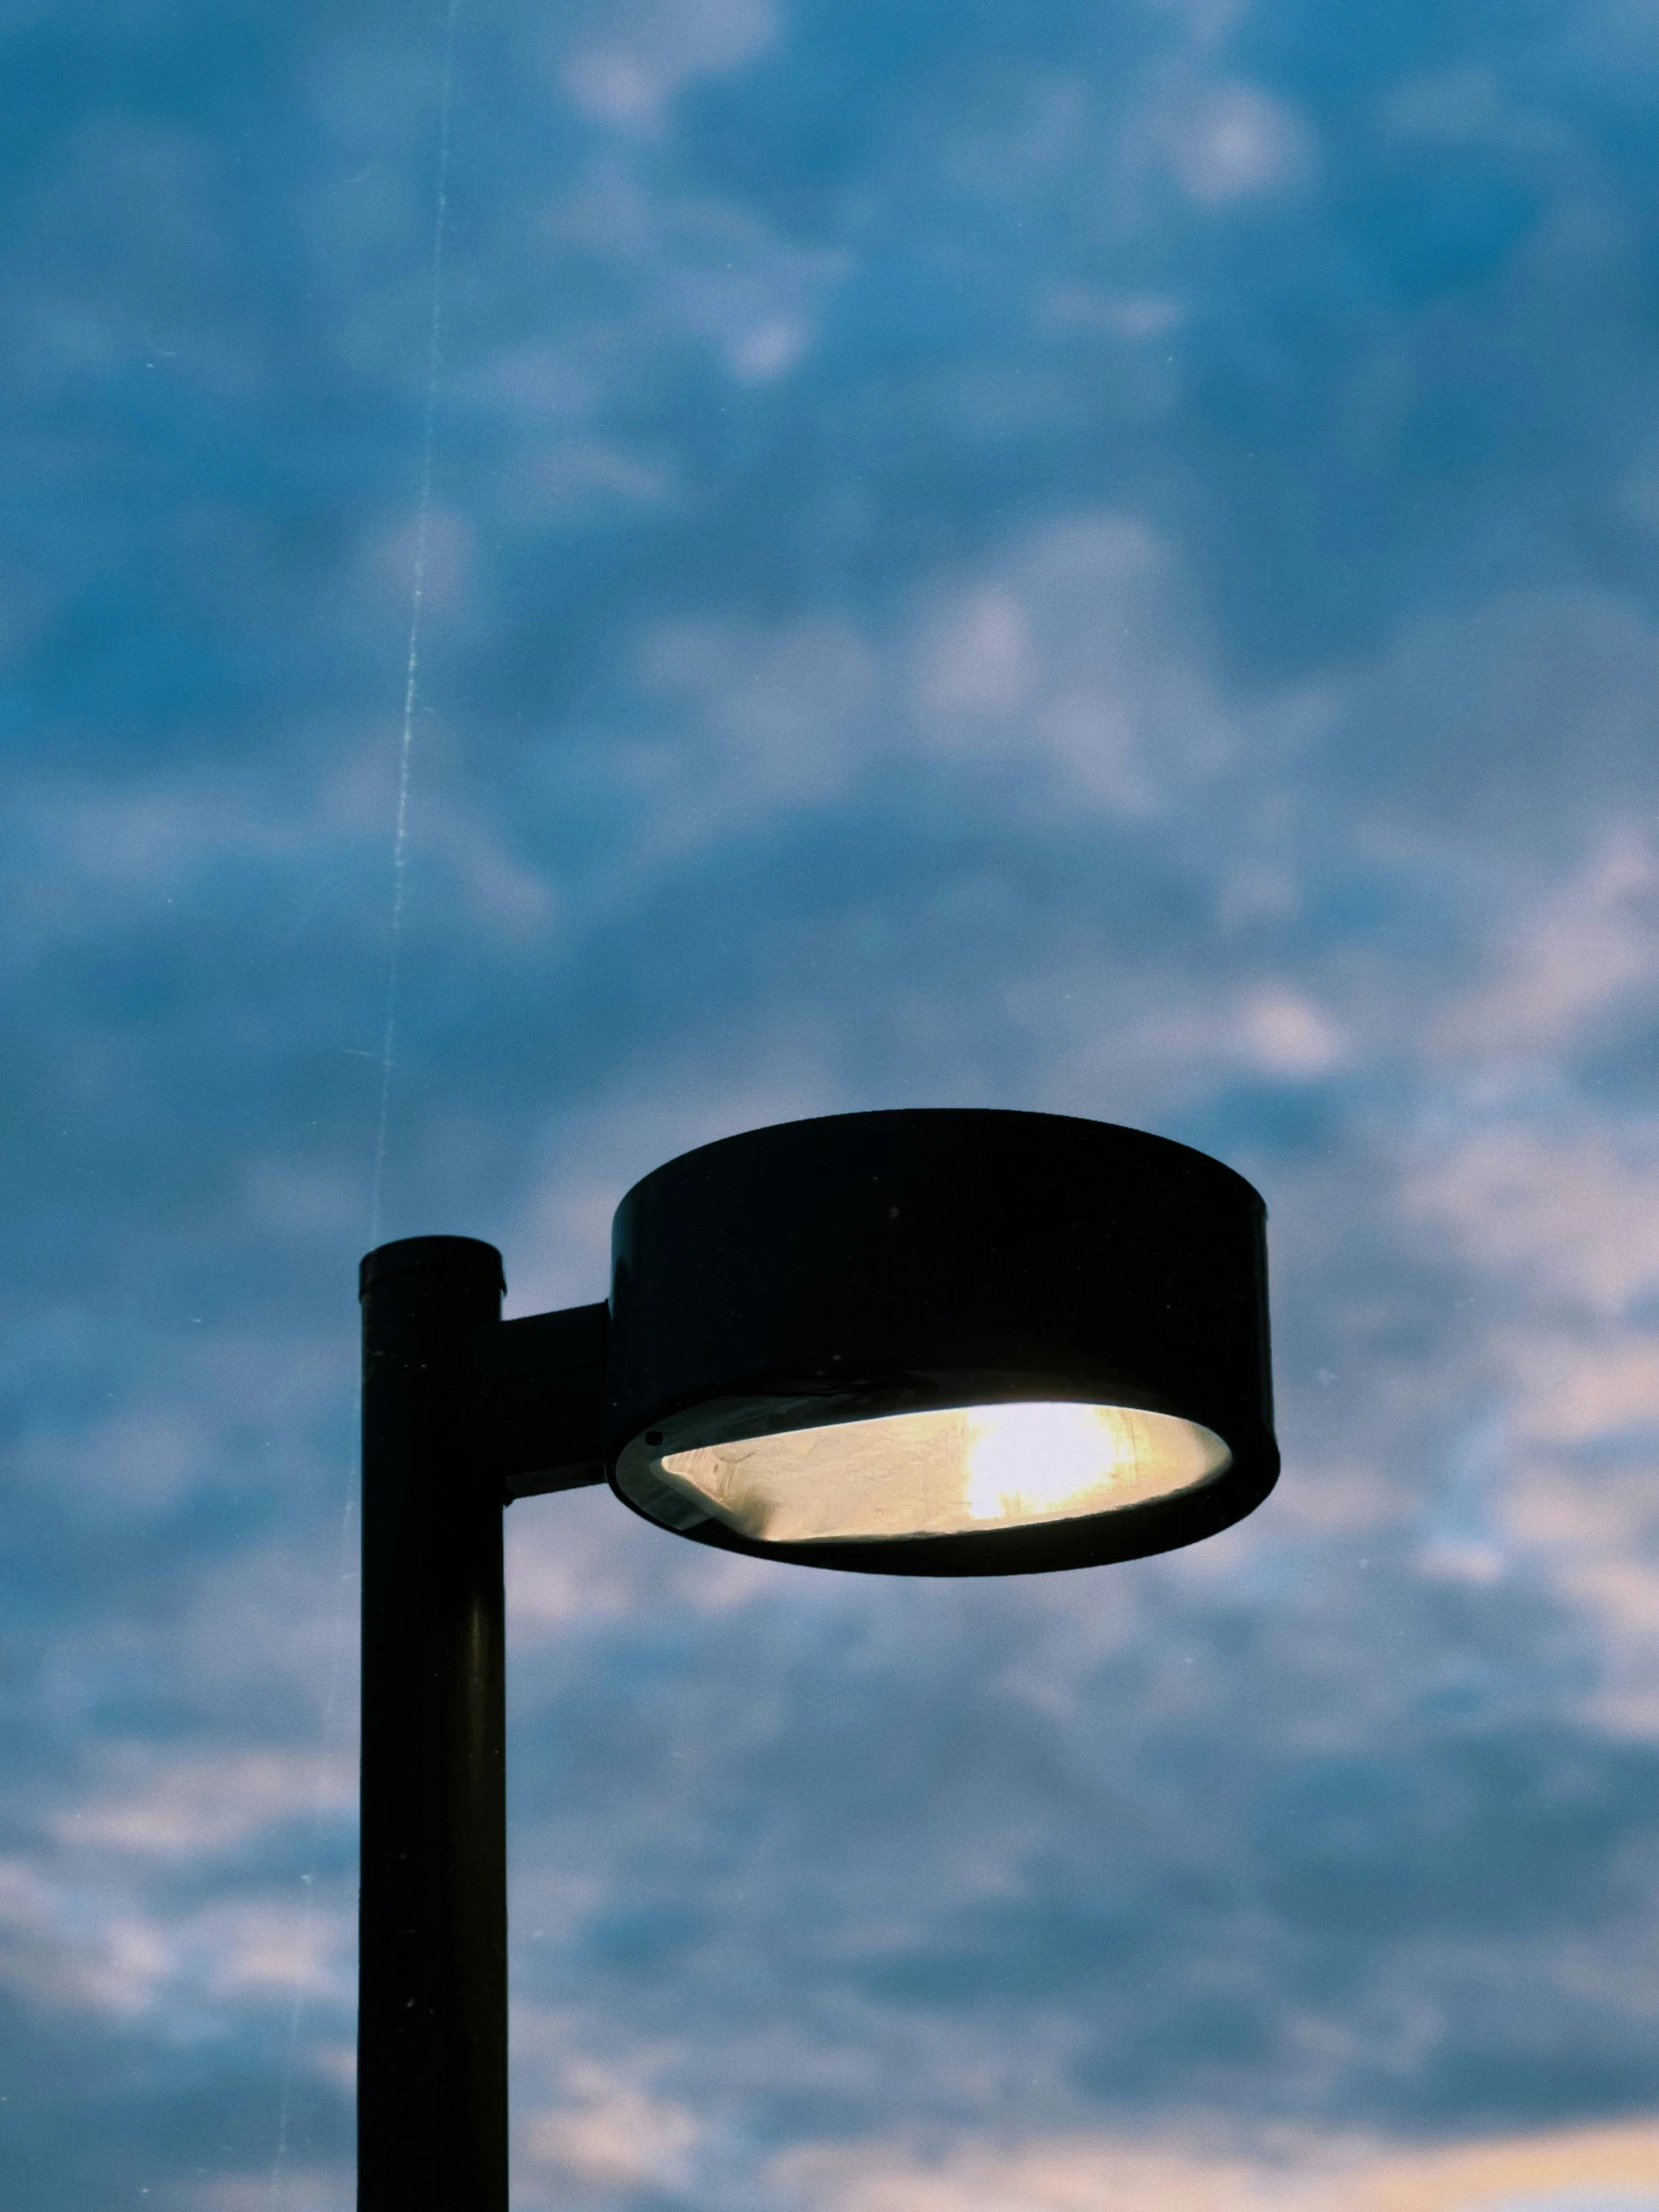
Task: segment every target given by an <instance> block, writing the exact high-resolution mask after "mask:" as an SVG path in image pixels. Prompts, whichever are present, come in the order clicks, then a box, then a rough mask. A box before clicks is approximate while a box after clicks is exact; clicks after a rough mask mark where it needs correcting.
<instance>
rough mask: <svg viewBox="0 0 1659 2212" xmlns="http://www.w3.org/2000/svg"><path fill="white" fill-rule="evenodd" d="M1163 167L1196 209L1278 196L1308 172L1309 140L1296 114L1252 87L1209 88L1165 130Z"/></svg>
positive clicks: (1311, 144) (1311, 151) (1310, 163)
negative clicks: (1167, 163) (1166, 165)
mask: <svg viewBox="0 0 1659 2212" xmlns="http://www.w3.org/2000/svg"><path fill="white" fill-rule="evenodd" d="M1166 132H1167V137H1166V143H1167V146H1168V150H1169V161H1170V166H1171V168H1172V169H1173V170H1174V172H1175V175H1176V178H1177V180H1178V182H1179V183H1180V185H1181V188H1182V190H1183V191H1184V192H1185V193H1186V194H1187V197H1188V198H1189V199H1190V200H1193V201H1195V202H1196V203H1197V204H1198V206H1200V207H1201V208H1216V209H1220V208H1227V207H1231V206H1232V205H1233V204H1234V203H1235V202H1237V201H1241V200H1250V199H1257V198H1260V197H1262V196H1263V195H1266V194H1269V193H1276V192H1283V191H1285V190H1287V189H1288V188H1289V187H1291V186H1292V185H1295V184H1299V183H1302V182H1303V181H1304V180H1305V179H1306V178H1307V176H1308V175H1309V172H1310V171H1311V169H1312V167H1313V162H1314V141H1313V134H1312V132H1311V131H1310V129H1309V127H1308V125H1307V123H1306V122H1305V121H1304V120H1303V118H1302V117H1301V116H1299V115H1298V114H1297V113H1296V111H1295V109H1293V108H1291V107H1289V106H1288V105H1287V104H1286V103H1285V102H1284V101H1282V100H1277V99H1275V98H1274V97H1273V95H1272V94H1271V93H1267V92H1264V91H1263V90H1262V89H1261V87H1260V86H1258V85H1248V84H1226V85H1214V86H1211V87H1210V88H1209V89H1208V90H1207V91H1205V92H1204V93H1202V94H1200V95H1199V96H1198V97H1197V98H1196V99H1194V100H1192V101H1191V102H1190V103H1189V104H1188V105H1187V106H1186V107H1185V108H1184V109H1182V110H1181V111H1179V112H1178V113H1177V114H1176V115H1175V116H1173V117H1172V118H1171V119H1170V122H1169V123H1168V125H1167V126H1166Z"/></svg>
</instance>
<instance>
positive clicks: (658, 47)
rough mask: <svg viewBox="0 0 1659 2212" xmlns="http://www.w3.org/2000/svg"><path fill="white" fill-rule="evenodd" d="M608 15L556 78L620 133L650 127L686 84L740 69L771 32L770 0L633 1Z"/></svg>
mask: <svg viewBox="0 0 1659 2212" xmlns="http://www.w3.org/2000/svg"><path fill="white" fill-rule="evenodd" d="M608 14H609V17H610V20H609V21H608V22H607V25H606V32H605V36H604V37H603V38H602V39H600V40H599V41H598V42H596V43H594V44H592V45H584V46H582V47H580V48H579V49H578V50H577V52H576V53H574V54H573V55H571V56H570V57H569V58H568V59H567V60H566V61H565V63H564V65H563V71H562V75H563V81H564V87H565V90H566V91H567V93H568V94H569V95H570V97H571V99H572V100H574V101H575V103H576V105H577V106H578V107H579V108H580V109H582V110H583V112H584V113H585V114H587V115H590V116H592V117H593V118H594V120H595V121H596V122H600V123H608V124H612V125H614V126H616V127H618V128H620V129H624V130H654V129H656V128H657V127H658V126H659V125H660V124H661V123H662V121H663V118H664V112H665V110H666V109H667V108H668V106H669V104H670V102H671V101H672V100H673V99H674V97H675V95H676V94H677V93H679V92H680V91H682V90H683V89H684V88H685V87H686V86H687V85H689V84H693V83H695V82H696V81H697V80H698V79H699V78H700V77H711V76H722V75H725V74H726V73H728V72H729V71H732V70H735V69H742V68H744V67H745V66H746V65H747V64H748V63H750V62H752V61H755V60H757V59H758V58H759V57H760V56H761V55H762V54H764V53H766V52H767V50H768V49H769V48H770V47H771V46H772V45H773V43H774V41H775V40H776V38H777V36H778V16H777V10H776V8H775V7H774V6H773V4H772V0H637V4H636V5H634V6H632V7H624V8H622V9H613V10H610V11H608Z"/></svg>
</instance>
